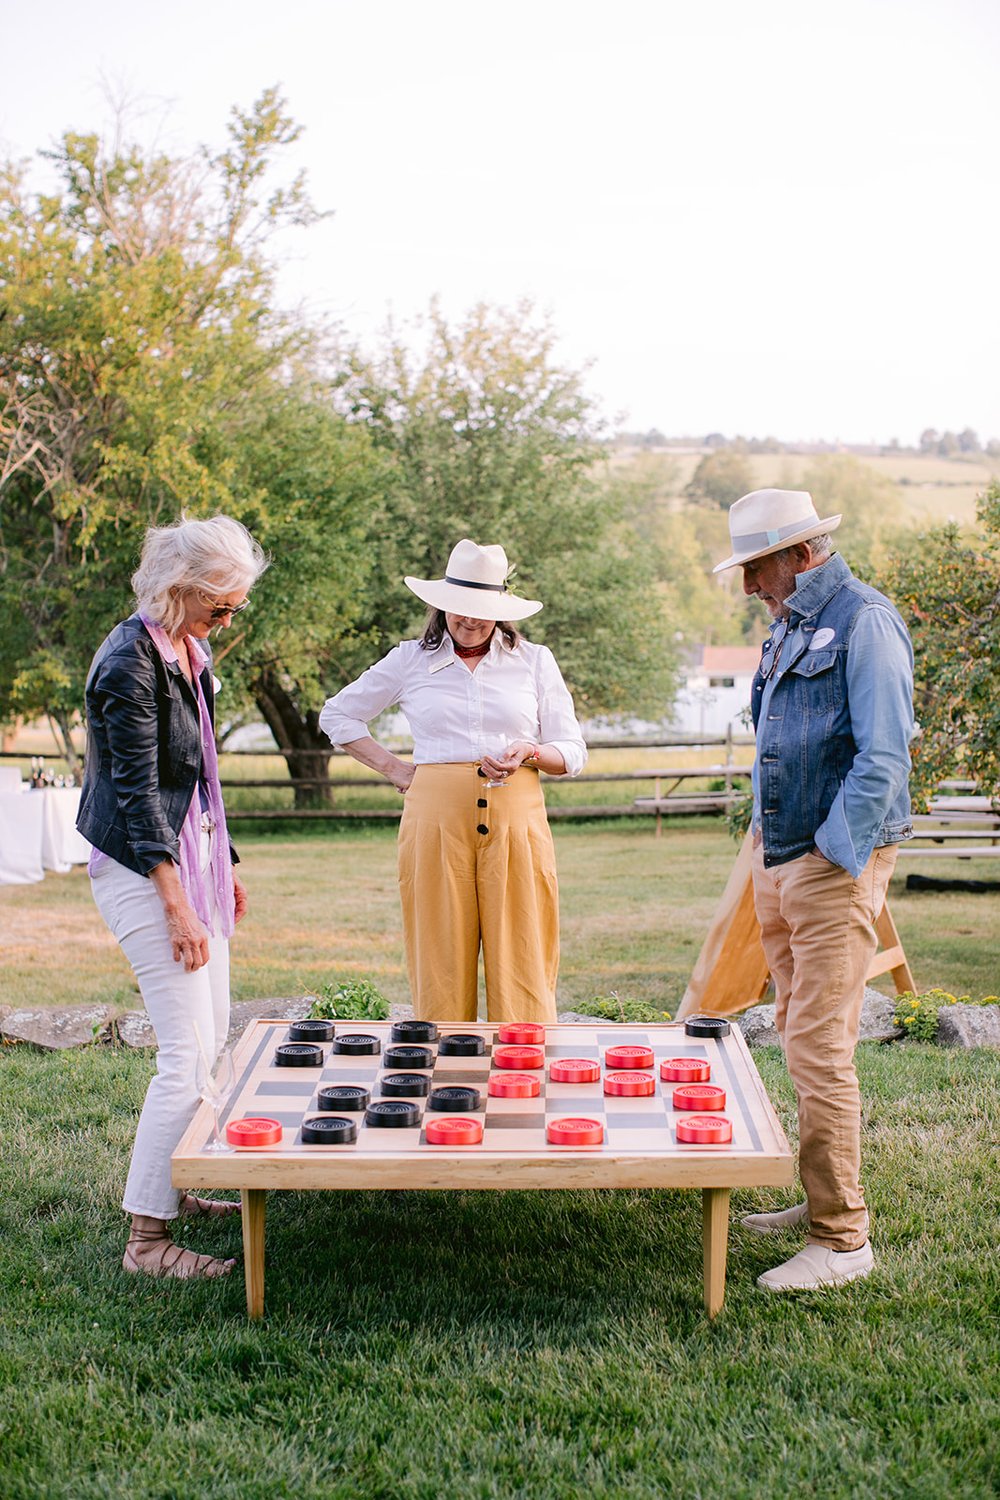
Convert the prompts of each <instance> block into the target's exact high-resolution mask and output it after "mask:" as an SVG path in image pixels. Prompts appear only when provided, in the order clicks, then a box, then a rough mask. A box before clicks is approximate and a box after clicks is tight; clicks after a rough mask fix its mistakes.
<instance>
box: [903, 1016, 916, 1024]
mask: <svg viewBox="0 0 1000 1500" xmlns="http://www.w3.org/2000/svg"><path fill="white" fill-rule="evenodd" d="M916 1019H917V1018H916V1016H904V1017H903V1025H904V1026H912V1025H913V1023H914V1021H915V1020H916Z"/></svg>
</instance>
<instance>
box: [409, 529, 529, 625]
mask: <svg viewBox="0 0 1000 1500" xmlns="http://www.w3.org/2000/svg"><path fill="white" fill-rule="evenodd" d="M509 573H510V565H509V563H508V562H507V554H506V552H505V551H504V550H503V548H502V547H496V546H494V547H480V546H478V545H477V544H476V543H475V542H470V541H469V539H468V537H466V538H464V539H463V540H462V541H460V542H458V543H457V545H456V546H454V547H453V548H452V549H451V556H450V557H449V559H448V569H447V572H446V573H445V576H444V577H443V578H404V579H403V582H404V583H405V584H406V587H407V588H408V589H410V590H412V592H413V593H414V594H416V596H417V598H418V599H422V600H423V601H424V603H425V604H430V605H432V606H433V608H434V609H443V610H444V611H445V612H446V613H447V614H452V615H468V616H469V617H470V618H471V619H475V620H526V619H527V618H528V616H529V615H535V614H537V613H538V611H539V610H540V609H541V607H542V605H541V601H540V600H538V599H520V598H518V596H517V594H509V593H508V592H507V575H508V574H509Z"/></svg>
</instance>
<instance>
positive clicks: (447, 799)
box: [399, 762, 559, 1022]
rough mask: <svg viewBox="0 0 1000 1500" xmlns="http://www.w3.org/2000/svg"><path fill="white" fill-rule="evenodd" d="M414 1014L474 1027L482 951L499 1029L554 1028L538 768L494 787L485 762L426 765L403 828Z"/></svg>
mask: <svg viewBox="0 0 1000 1500" xmlns="http://www.w3.org/2000/svg"><path fill="white" fill-rule="evenodd" d="M399 893H400V899H401V903H402V908H403V936H404V939H405V942H406V961H407V967H408V969H409V975H410V987H411V990H412V992H413V1008H414V1013H415V1015H416V1016H418V1017H419V1018H420V1019H421V1020H424V1021H475V1019H476V1015H477V1010H478V965H479V951H480V947H481V948H482V954H483V970H484V973H485V977H486V1004H487V1014H488V1016H489V1019H490V1020H491V1021H548V1022H551V1021H554V1020H555V1019H556V976H557V974H558V971H559V890H558V886H557V883H556V861H555V849H554V848H553V844H552V834H551V832H550V830H549V825H548V820H547V818H546V816H545V803H544V800H543V798H542V789H541V785H540V783H539V779H538V772H537V771H535V770H534V769H530V768H526V767H524V766H522V767H520V769H519V770H517V771H515V772H514V774H513V775H512V776H511V777H510V778H509V779H508V781H507V782H506V783H505V784H504V785H503V786H502V787H487V785H486V782H485V780H484V779H483V778H482V777H481V776H480V775H479V774H478V769H477V767H476V765H475V764H471V763H468V762H462V763H460V764H455V765H429V766H418V767H417V769H416V774H415V775H414V778H413V782H412V784H411V785H410V788H409V790H408V791H407V793H406V798H405V801H404V804H403V817H402V821H401V823H400V828H399Z"/></svg>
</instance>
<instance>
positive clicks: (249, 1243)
mask: <svg viewBox="0 0 1000 1500" xmlns="http://www.w3.org/2000/svg"><path fill="white" fill-rule="evenodd" d="M240 1197H241V1198H242V1200H243V1269H244V1274H245V1276H246V1283H247V1317H248V1318H262V1317H263V1316H264V1208H265V1203H266V1199H265V1196H264V1190H263V1188H242V1189H241V1190H240Z"/></svg>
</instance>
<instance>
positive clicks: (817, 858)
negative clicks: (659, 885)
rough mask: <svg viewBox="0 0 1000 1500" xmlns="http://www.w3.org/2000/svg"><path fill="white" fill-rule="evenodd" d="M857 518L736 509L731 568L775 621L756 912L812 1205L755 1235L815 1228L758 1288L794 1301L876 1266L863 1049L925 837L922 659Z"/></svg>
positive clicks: (761, 497) (763, 728)
mask: <svg viewBox="0 0 1000 1500" xmlns="http://www.w3.org/2000/svg"><path fill="white" fill-rule="evenodd" d="M840 521H841V517H840V516H839V515H837V516H827V517H825V518H823V519H821V518H820V517H819V516H818V515H817V514H816V510H815V508H814V506H813V502H812V498H811V496H810V495H809V494H807V493H806V492H805V491H804V490H755V491H754V492H753V493H752V494H750V495H744V496H743V498H742V499H741V500H737V501H736V502H735V504H734V505H733V506H732V507H731V508H730V512H729V529H730V536H731V539H732V547H733V552H732V556H731V557H727V558H726V560H725V561H724V562H721V563H720V564H719V566H718V567H717V568H716V569H715V571H716V572H717V573H718V572H721V571H722V569H724V568H735V567H741V568H742V569H743V591H744V593H746V594H750V595H757V597H758V598H760V599H762V600H763V602H764V604H765V605H766V606H767V609H768V612H769V614H770V615H771V618H772V620H773V622H774V623H773V624H772V626H771V634H770V638H769V639H768V640H767V641H765V643H764V648H763V651H762V653H761V661H760V666H759V667H758V669H757V674H756V676H755V677H754V682H753V688H752V695H753V696H752V709H753V721H754V727H755V729H756V731H757V753H756V759H755V762H754V768H753V809H754V810H753V843H754V854H753V884H754V904H755V906H756V910H757V917H758V919H759V921H760V928H761V939H762V942H763V945H764V953H765V955H766V957H767V961H768V965H769V967H770V970H771V977H772V979H773V980H774V988H775V1021H776V1024H777V1028H778V1032H779V1035H780V1036H781V1039H782V1045H783V1046H784V1049H785V1057H786V1060H787V1063H788V1071H789V1073H790V1075H791V1078H792V1082H793V1083H794V1085H795V1092H796V1097H797V1100H798V1111H799V1173H800V1176H801V1178H802V1185H803V1187H804V1188H805V1193H806V1199H807V1201H806V1202H805V1203H803V1204H800V1205H798V1206H797V1207H796V1208H791V1209H787V1210H785V1211H784V1212H783V1213H774V1214H751V1215H750V1216H749V1217H748V1218H746V1219H744V1220H743V1222H744V1224H745V1225H747V1227H748V1228H751V1229H755V1230H757V1231H758V1232H760V1233H762V1234H775V1233H778V1232H780V1231H781V1230H783V1229H786V1228H789V1227H791V1226H793V1225H796V1224H802V1225H803V1226H804V1227H806V1228H807V1229H808V1243H807V1245H806V1248H805V1249H804V1250H802V1251H800V1252H799V1254H798V1255H795V1256H793V1257H792V1259H791V1260H789V1261H786V1262H785V1264H784V1265H781V1266H777V1267H776V1268H775V1269H774V1270H772V1271H767V1272H765V1274H764V1275H763V1276H761V1277H760V1278H759V1279H758V1285H759V1286H762V1287H765V1288H766V1289H767V1290H768V1291H779V1292H780V1291H794V1290H798V1289H802V1288H808V1287H815V1286H832V1285H838V1284H839V1283H841V1282H846V1281H853V1280H855V1279H856V1278H858V1277H860V1276H867V1275H868V1273H869V1272H870V1270H871V1269H872V1266H873V1264H874V1259H873V1256H872V1250H871V1246H870V1244H869V1243H868V1213H867V1211H866V1209H865V1201H864V1197H863V1196H862V1192H861V1186H860V1181H859V1175H860V1167H861V1101H860V1094H859V1090H858V1080H857V1074H856V1072H855V1069H854V1049H855V1047H856V1045H857V1040H858V1023H859V1018H860V1014H861V1002H862V998H863V995H864V987H865V978H866V975H867V972H868V966H869V963H870V961H871V958H872V955H873V954H874V952H875V948H876V946H877V938H876V934H875V922H876V919H877V917H878V915H879V913H880V911H881V909H882V906H883V904H884V901H885V893H886V888H887V886H888V883H889V877H890V876H891V874H892V871H893V867H894V865H895V863H896V855H897V852H898V850H897V846H898V844H899V842H900V841H901V840H902V839H905V838H908V837H909V835H910V834H911V832H912V828H911V824H910V798H909V791H908V776H909V770H910V754H909V743H910V740H911V738H912V737H913V733H914V720H913V651H912V649H911V646H910V641H909V637H908V635H907V632H906V626H905V625H904V624H903V621H902V620H901V619H900V616H899V614H898V613H897V611H896V610H895V608H894V607H893V605H892V604H891V603H890V602H889V600H888V599H887V598H886V597H885V596H884V595H883V594H880V593H878V591H877V590H876V589H873V588H869V587H868V585H867V584H864V583H861V582H860V581H859V580H858V579H857V578H855V577H854V575H853V573H852V572H851V570H850V568H849V567H848V566H847V564H846V563H845V562H844V560H843V558H842V557H841V556H840V554H839V553H837V552H835V551H833V547H832V542H831V538H830V533H831V532H832V531H834V530H836V528H837V527H838V526H839V525H840Z"/></svg>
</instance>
